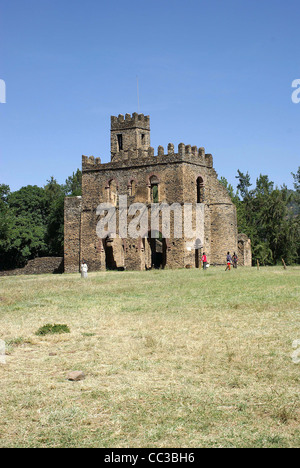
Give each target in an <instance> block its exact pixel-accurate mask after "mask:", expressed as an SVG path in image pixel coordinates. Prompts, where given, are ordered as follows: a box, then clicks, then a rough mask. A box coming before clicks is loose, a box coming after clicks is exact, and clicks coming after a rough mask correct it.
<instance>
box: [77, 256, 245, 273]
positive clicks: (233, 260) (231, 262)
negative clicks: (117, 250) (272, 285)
mask: <svg viewBox="0 0 300 468" xmlns="http://www.w3.org/2000/svg"><path fill="white" fill-rule="evenodd" d="M201 260H202V265H203V270H204V271H205V270H207V268H208V267H209V263H208V261H207V256H206V253H205V252H203V255H202V259H201ZM226 263H227V265H226V269H225V271H227V270H231V266H233V268H237V265H238V256H237V255H236V253H235V252H234V254H233V256H231V255H230V252H227V256H226ZM80 271H81V277H82V278H87V276H88V266H87V263H86V262H85V261H84V260H83V261H82V263H81V267H80Z"/></svg>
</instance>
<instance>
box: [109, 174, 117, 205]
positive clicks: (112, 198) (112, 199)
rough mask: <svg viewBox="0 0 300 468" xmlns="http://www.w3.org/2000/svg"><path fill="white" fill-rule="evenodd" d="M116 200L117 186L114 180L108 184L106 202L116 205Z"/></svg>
mask: <svg viewBox="0 0 300 468" xmlns="http://www.w3.org/2000/svg"><path fill="white" fill-rule="evenodd" d="M117 199H118V184H117V182H116V180H115V179H111V180H110V181H109V182H108V202H109V203H112V204H113V205H116V204H117Z"/></svg>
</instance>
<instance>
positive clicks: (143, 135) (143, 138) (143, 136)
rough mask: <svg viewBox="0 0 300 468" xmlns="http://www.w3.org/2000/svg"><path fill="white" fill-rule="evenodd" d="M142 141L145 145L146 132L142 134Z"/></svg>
mask: <svg viewBox="0 0 300 468" xmlns="http://www.w3.org/2000/svg"><path fill="white" fill-rule="evenodd" d="M141 141H142V145H144V144H145V133H142V134H141Z"/></svg>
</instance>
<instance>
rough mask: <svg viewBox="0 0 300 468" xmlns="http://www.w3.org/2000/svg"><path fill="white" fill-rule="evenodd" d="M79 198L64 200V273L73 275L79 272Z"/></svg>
mask: <svg viewBox="0 0 300 468" xmlns="http://www.w3.org/2000/svg"><path fill="white" fill-rule="evenodd" d="M81 202H82V200H81V197H67V198H66V199H65V220H64V223H65V224H64V230H65V232H64V238H65V261H64V264H65V272H66V273H74V272H78V271H79V270H80V226H81Z"/></svg>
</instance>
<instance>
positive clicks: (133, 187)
mask: <svg viewBox="0 0 300 468" xmlns="http://www.w3.org/2000/svg"><path fill="white" fill-rule="evenodd" d="M135 193H136V182H135V180H132V181H131V182H130V185H129V196H130V197H134V196H135Z"/></svg>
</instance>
